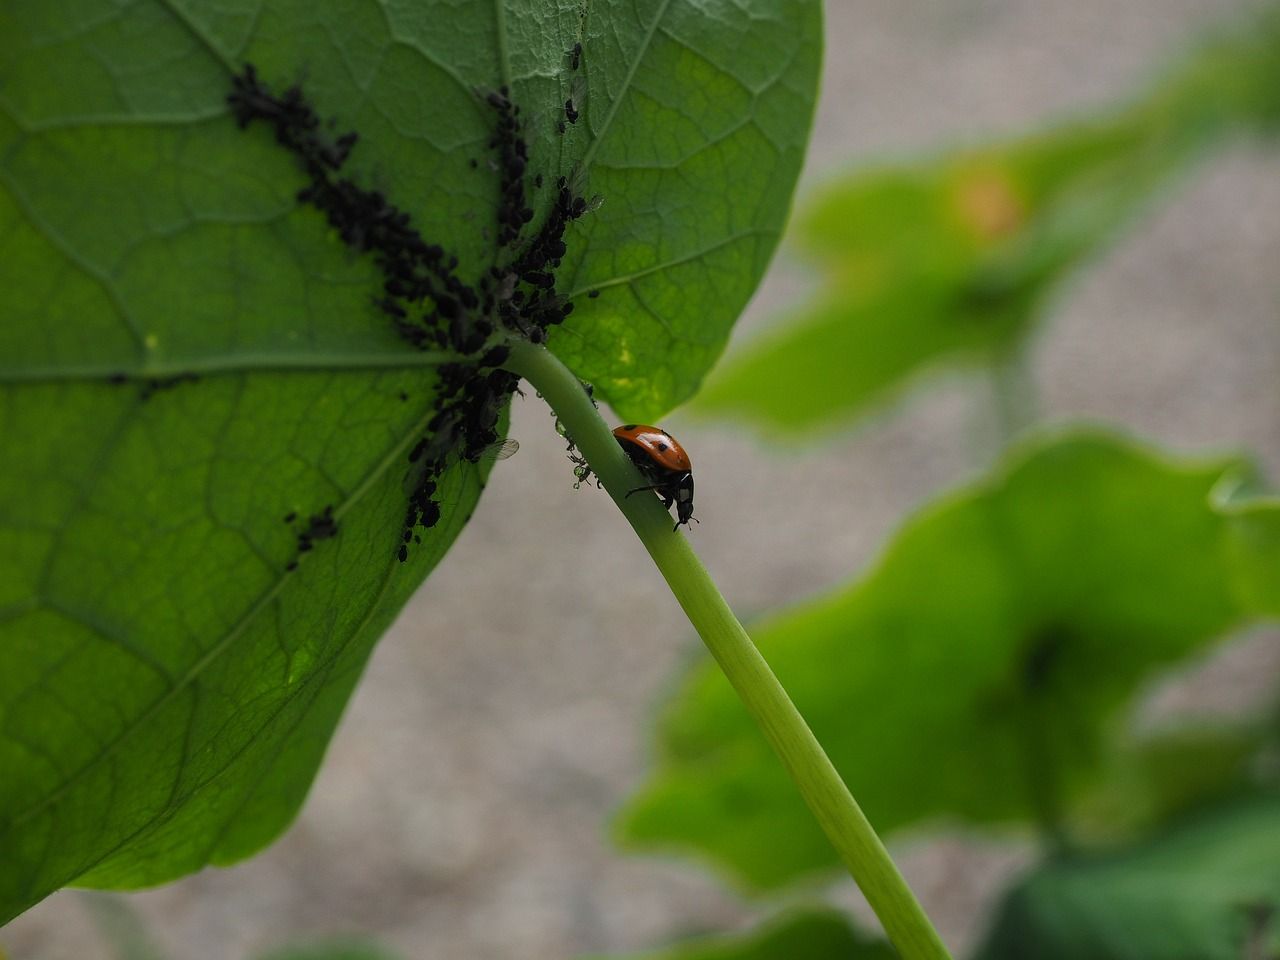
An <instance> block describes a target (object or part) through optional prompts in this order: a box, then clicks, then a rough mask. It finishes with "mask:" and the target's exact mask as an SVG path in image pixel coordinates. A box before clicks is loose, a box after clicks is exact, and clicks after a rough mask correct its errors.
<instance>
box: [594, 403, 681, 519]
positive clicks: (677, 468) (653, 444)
mask: <svg viewBox="0 0 1280 960" xmlns="http://www.w3.org/2000/svg"><path fill="white" fill-rule="evenodd" d="M613 435H614V437H615V438H616V439H617V441H618V446H620V447H621V448H622V452H623V453H625V454H626V455H627V456H628V457H629V458H630V459H631V462H632V463H634V464H635V465H636V469H638V470H639V471H640V472H641V473H642V474H643V475H644V478H645V479H646V480H648V481H649V485H648V486H645V487H637V488H636V489H634V490H630V491H628V492H627V496H628V497H629V496H631V494H633V493H640V492H641V491H642V490H653V491H655V492H656V493H657V494H658V496H660V497H661V498H662V505H663V506H664V507H670V506H671V504H673V503H674V504H675V505H676V515H677V516H678V517H679V519H678V520H677V521H676V525H675V526H674V527H672V528H671V529H672V531H673V532H674V531H676V530H679V529H680V524H682V523H688V522H689V521H690V520H693V521H694V522H695V523H696V522H697V517H695V516H694V515H693V464H692V463H690V462H689V455H688V454H687V453H685V452H684V447H682V446H680V444H679V442H678V441H677V440H676V438H675V437H673V436H671V434H669V433H667V431H665V430H663V429H661V428H660V427H650V426H647V425H645V424H643V423H625V424H623V425H622V426H620V427H617V428H615V429H614V431H613Z"/></svg>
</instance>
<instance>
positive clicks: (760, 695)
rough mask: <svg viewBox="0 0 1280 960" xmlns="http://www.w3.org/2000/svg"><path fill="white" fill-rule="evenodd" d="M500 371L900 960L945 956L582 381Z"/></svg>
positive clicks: (546, 357) (537, 355) (543, 361)
mask: <svg viewBox="0 0 1280 960" xmlns="http://www.w3.org/2000/svg"><path fill="white" fill-rule="evenodd" d="M510 346H511V356H510V358H509V359H508V361H507V363H506V364H505V366H506V367H507V369H509V370H511V371H512V372H513V373H516V374H519V375H520V376H521V377H524V379H526V380H527V381H529V383H530V384H531V385H532V386H533V387H534V389H536V390H537V391H538V392H539V393H540V394H541V395H542V396H543V398H544V399H545V400H546V401H547V403H549V404H550V405H551V407H552V409H553V410H554V411H555V413H556V416H557V417H558V418H559V419H560V422H561V424H562V425H563V426H564V428H565V429H566V430H567V431H568V433H569V436H571V437H572V438H573V441H574V443H575V444H576V445H577V447H578V450H579V451H580V452H581V453H582V455H583V456H584V457H586V459H587V462H588V463H589V464H590V466H591V469H592V470H594V471H595V472H596V474H597V475H598V476H599V477H600V480H601V482H602V483H603V484H604V487H605V489H606V490H607V491H608V492H609V496H611V497H612V498H613V500H614V502H615V503H616V504H617V505H618V508H619V509H620V510H621V511H622V513H623V515H624V516H626V518H627V520H628V521H629V522H630V523H631V526H632V527H633V528H634V529H635V531H636V534H637V535H638V536H639V537H640V540H641V542H642V543H643V544H644V545H645V548H646V549H647V550H648V551H649V554H650V556H652V557H653V561H654V563H655V564H657V567H658V570H659V571H660V572H661V573H662V576H663V577H664V578H665V579H666V581H667V584H668V585H669V586H670V588H671V592H672V593H673V594H675V597H676V600H677V601H679V603H680V606H681V607H682V608H683V609H684V612H685V614H686V615H687V616H688V617H689V622H690V623H692V624H693V627H694V629H695V630H697V631H698V635H699V636H701V637H702V640H703V642H704V643H705V644H706V646H707V649H708V650H710V651H711V655H712V656H713V657H715V659H716V662H717V663H719V665H720V668H721V670H723V671H724V673H725V676H726V677H728V679H729V682H730V683H731V684H732V685H733V688H734V690H736V691H737V693H738V696H739V697H740V698H741V699H742V702H743V703H744V704H745V705H746V707H747V710H748V711H749V712H750V713H751V715H752V717H753V718H754V719H755V721H756V722H757V723H758V724H759V725H760V729H761V730H762V731H763V732H764V735H765V737H766V738H767V739H768V741H769V744H770V745H771V746H772V747H773V750H774V752H775V753H777V755H778V757H779V759H781V760H782V763H783V766H785V767H786V769H787V772H788V773H789V774H790V776H791V778H792V780H794V781H795V783H796V786H797V787H799V789H800V793H801V794H802V795H803V797H804V800H805V802H806V803H807V804H808V805H809V809H810V810H811V811H813V814H814V816H815V817H817V819H818V823H819V824H821V826H822V829H823V830H824V831H826V834H827V837H828V838H829V839H830V840H831V843H832V845H833V846H834V847H835V849H836V851H837V852H838V853H839V854H840V857H841V859H842V860H843V861H844V863H845V865H846V866H847V867H848V869H849V873H850V874H852V876H853V879H854V881H855V882H856V883H857V884H858V887H859V888H860V889H861V890H862V892H863V895H864V896H866V898H867V901H868V902H869V903H870V904H871V908H872V910H874V911H875V914H876V916H877V917H879V918H880V923H881V924H882V925H883V926H884V930H885V933H887V934H888V936H889V939H890V940H891V941H892V943H893V945H894V947H896V948H897V951H898V953H899V954H900V955H901V957H902V958H903V960H949V957H950V955H949V954H948V953H947V948H946V947H945V946H944V945H943V943H942V940H941V939H940V938H939V937H938V934H937V932H936V931H935V930H934V929H933V926H932V924H930V922H929V918H928V917H927V916H925V913H924V911H923V910H922V909H921V908H920V904H919V903H918V902H917V901H916V898H915V896H914V895H913V894H912V892H911V889H910V888H909V887H908V886H907V884H906V881H904V880H903V878H902V875H901V874H900V873H899V872H898V868H897V867H896V866H895V865H894V863H893V861H892V860H891V859H890V858H889V854H888V852H887V851H886V850H885V848H884V845H883V844H882V843H881V842H880V838H879V837H877V836H876V833H875V831H874V830H873V829H872V827H871V824H870V823H869V822H868V821H867V818H866V816H864V815H863V813H862V810H861V808H860V807H859V806H858V804H857V802H856V801H855V800H854V799H853V796H852V794H850V792H849V788H848V787H847V786H845V783H844V781H843V780H842V779H841V778H840V774H839V773H838V772H837V771H836V768H835V767H834V766H833V765H832V763H831V760H830V758H828V757H827V754H826V752H825V751H824V750H823V749H822V746H821V744H819V743H818V741H817V738H815V737H814V735H813V732H812V731H811V730H810V729H809V725H808V724H807V723H805V720H804V717H802V716H801V715H800V712H799V711H798V710H797V709H796V707H795V704H793V703H792V702H791V698H790V697H789V696H787V692H786V690H785V689H783V687H782V684H781V683H779V682H778V678H777V677H776V676H774V674H773V671H772V670H771V669H770V668H769V665H768V663H766V662H765V659H764V657H762V656H761V655H760V651H759V650H757V649H756V646H755V644H754V643H752V642H751V638H750V637H749V636H748V635H747V632H746V631H745V630H744V629H743V628H742V624H740V623H739V622H738V620H737V618H736V617H735V616H734V615H733V611H732V610H730V609H729V605H728V604H727V603H726V602H725V600H724V597H722V596H721V595H720V591H719V590H718V589H717V588H716V585H715V583H714V582H713V581H712V580H711V577H710V576H709V575H708V573H707V571H706V568H704V567H703V565H702V563H701V561H700V560H699V559H698V557H697V556H696V555H695V554H694V552H693V550H692V549H691V548H690V546H689V542H688V540H686V539H685V537H683V536H681V535H680V534H678V533H673V532H672V530H671V524H672V521H671V517H670V515H669V514H668V513H667V511H666V510H665V509H663V507H662V504H661V502H660V501H659V500H658V498H657V497H645V496H641V497H630V498H628V497H627V491H629V490H634V489H635V488H637V487H640V486H643V485H644V483H645V481H644V479H643V478H642V477H641V476H640V474H639V473H638V472H637V471H636V469H635V467H634V466H633V465H632V464H631V463H630V462H629V461H628V460H627V458H626V456H625V455H624V454H623V453H622V450H621V449H620V448H619V446H618V444H617V442H616V441H615V440H614V438H613V434H612V432H611V431H610V429H609V427H608V426H607V425H606V424H605V423H604V421H603V420H602V419H601V418H600V415H599V413H598V412H597V411H596V409H595V406H594V404H593V403H592V402H591V399H590V398H589V397H588V396H587V393H586V391H585V390H584V389H583V386H582V384H581V383H580V382H579V381H578V379H577V378H576V377H575V376H574V375H573V374H572V373H571V372H570V371H569V369H568V368H567V367H565V366H564V365H563V364H562V363H561V362H560V361H559V360H558V359H557V358H556V357H555V356H554V355H553V354H551V353H550V352H549V351H548V350H546V349H545V348H543V347H540V346H534V345H532V344H529V343H525V342H523V341H521V342H513V343H512V344H511V345H510Z"/></svg>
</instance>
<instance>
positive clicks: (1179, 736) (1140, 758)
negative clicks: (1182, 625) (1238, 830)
mask: <svg viewBox="0 0 1280 960" xmlns="http://www.w3.org/2000/svg"><path fill="white" fill-rule="evenodd" d="M1276 693H1277V695H1278V696H1280V685H1278V687H1277V690H1276ZM1278 706H1280V704H1278ZM1278 744H1280V714H1277V715H1272V716H1270V717H1264V718H1261V719H1259V718H1249V719H1245V720H1241V721H1238V722H1234V723H1229V722H1226V721H1222V720H1218V721H1214V722H1201V723H1198V724H1192V723H1187V722H1183V723H1181V724H1179V725H1178V726H1176V727H1175V728H1173V729H1170V730H1164V731H1160V732H1159V733H1156V734H1152V735H1148V736H1146V737H1144V738H1142V739H1140V740H1138V741H1136V742H1128V741H1123V742H1121V743H1119V744H1117V745H1116V746H1115V749H1114V750H1113V751H1112V755H1111V756H1110V757H1109V758H1108V760H1107V767H1106V769H1105V770H1104V771H1103V772H1102V773H1101V774H1100V777H1099V783H1098V785H1097V788H1096V789H1095V790H1092V791H1089V792H1088V793H1087V794H1086V795H1085V796H1084V797H1083V798H1082V799H1081V801H1080V804H1079V807H1078V809H1077V810H1076V811H1075V814H1076V815H1075V821H1076V823H1077V824H1078V830H1077V833H1078V836H1079V837H1080V839H1082V840H1084V841H1086V842H1087V843H1088V845H1090V846H1095V847H1096V846H1100V845H1105V844H1110V843H1114V842H1115V841H1116V840H1117V838H1132V837H1134V836H1142V835H1146V834H1149V833H1150V832H1152V830H1153V829H1155V828H1157V827H1160V826H1162V825H1163V824H1166V823H1168V822H1170V821H1171V820H1174V819H1176V818H1177V817H1179V816H1184V815H1186V814H1187V813H1189V812H1190V811H1194V810H1198V809H1200V808H1202V807H1205V806H1208V805H1210V804H1212V803H1216V802H1220V801H1222V799H1223V798H1225V797H1229V796H1233V795H1236V794H1241V793H1246V792H1249V791H1250V790H1253V789H1255V788H1256V787H1257V786H1258V785H1259V784H1260V783H1264V782H1265V783H1268V784H1271V785H1276V783H1277V780H1280V777H1278V776H1277V774H1278V771H1275V770H1270V769H1267V768H1266V767H1265V766H1264V765H1262V764H1260V763H1259V758H1260V757H1262V756H1265V754H1266V752H1267V751H1268V750H1272V749H1274V748H1275V747H1276V746H1277V745H1278Z"/></svg>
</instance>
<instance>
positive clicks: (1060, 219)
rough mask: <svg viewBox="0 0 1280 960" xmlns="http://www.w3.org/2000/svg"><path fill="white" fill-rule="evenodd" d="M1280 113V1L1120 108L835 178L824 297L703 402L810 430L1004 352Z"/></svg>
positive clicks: (827, 221)
mask: <svg viewBox="0 0 1280 960" xmlns="http://www.w3.org/2000/svg"><path fill="white" fill-rule="evenodd" d="M1278 118H1280V7H1275V6H1272V7H1269V8H1268V10H1267V12H1266V13H1262V12H1256V13H1254V14H1253V15H1252V16H1251V17H1250V18H1249V20H1248V22H1247V24H1246V25H1245V29H1243V30H1241V31H1238V33H1237V34H1236V35H1233V36H1230V37H1227V38H1225V39H1221V40H1219V41H1217V42H1215V43H1212V44H1209V45H1208V46H1206V47H1205V48H1203V49H1202V50H1200V51H1199V52H1198V53H1197V54H1196V55H1195V56H1193V57H1192V58H1191V59H1190V60H1189V61H1187V62H1185V63H1183V64H1182V65H1181V66H1180V67H1179V68H1178V69H1175V70H1173V71H1172V72H1171V73H1170V74H1169V75H1168V76H1166V78H1165V79H1164V81H1163V82H1162V83H1160V84H1158V85H1157V86H1156V87H1155V89H1154V90H1153V91H1152V92H1151V93H1150V94H1148V96H1147V97H1146V98H1145V99H1143V100H1141V101H1140V102H1138V103H1136V104H1135V105H1134V106H1132V107H1130V108H1128V109H1126V110H1123V111H1121V112H1120V113H1118V114H1116V115H1115V116H1113V117H1111V118H1109V119H1105V120H1098V121H1092V122H1089V121H1086V122H1077V123H1072V124H1069V125H1066V126H1064V127H1060V128H1059V129H1056V130H1051V131H1048V132H1046V133H1041V134H1036V135H1032V136H1030V137H1027V138H1025V139H1023V140H1021V141H1016V142H1014V143H1011V144H1007V145H1000V146H994V147H989V148H983V149H977V150H970V149H966V150H963V151H960V152H958V153H951V154H946V155H943V156H942V157H940V158H938V159H936V160H931V161H928V162H925V163H922V164H919V165H917V166H914V167H903V168H898V167H895V168H890V169H882V170H871V171H860V172H857V173H855V174H852V175H849V176H846V177H843V178H841V179H838V180H835V181H834V182H832V183H829V184H827V185H826V186H824V187H822V188H820V189H819V190H818V191H817V192H816V194H815V195H814V196H813V197H811V198H810V199H809V200H808V202H807V203H805V205H804V207H803V209H802V210H801V212H800V214H799V216H798V218H797V223H796V226H795V232H794V241H795V244H796V246H797V248H798V250H799V252H800V254H801V255H802V256H803V257H804V258H806V259H808V260H809V261H810V262H811V263H812V264H813V265H814V266H815V267H816V268H817V270H818V272H819V274H820V276H821V283H822V286H821V289H820V291H819V292H818V293H817V295H816V296H815V297H814V299H813V301H812V302H810V303H808V304H807V305H805V306H803V307H801V308H799V310H798V311H796V312H795V314H794V315H792V316H791V317H790V318H789V319H788V320H787V321H786V322H785V323H782V324H780V325H779V326H778V328H777V329H776V330H775V331H774V332H772V333H769V334H766V335H765V336H763V337H761V338H760V339H759V340H758V341H756V342H754V343H752V344H750V345H748V346H747V347H746V348H745V349H743V350H742V351H741V352H739V353H737V354H736V355H734V356H733V357H731V358H730V359H729V361H728V362H727V363H726V364H725V365H723V366H722V367H721V368H720V369H719V371H718V372H717V374H716V375H715V376H713V377H712V378H711V380H710V381H709V383H708V385H707V387H706V389H705V390H704V391H703V393H702V394H701V395H700V396H699V398H698V401H697V406H698V409H700V410H702V411H703V412H704V413H709V414H716V415H721V416H731V417H739V418H742V419H744V420H748V421H750V422H752V423H754V424H756V425H757V426H758V427H759V428H761V429H762V430H772V431H775V432H785V433H787V434H794V433H796V432H798V431H799V432H803V431H809V430H817V429H821V428H829V427H831V426H833V425H838V424H841V423H844V422H847V421H848V420H849V419H851V418H853V417H854V416H856V415H858V414H859V413H861V412H862V411H863V409H864V408H865V407H866V406H867V405H868V404H870V403H872V402H873V401H875V400H877V399H880V398H881V397H882V396H883V395H884V394H885V393H886V391H889V390H890V389H892V388H896V387H900V386H901V385H902V384H903V383H904V382H905V381H906V380H907V378H909V377H911V376H913V375H915V374H917V373H919V372H921V371H923V370H925V369H926V368H928V367H929V366H930V365H931V364H933V363H935V362H936V361H941V360H944V359H945V360H949V361H957V360H967V361H970V362H979V363H988V362H999V361H1001V360H1002V359H1003V358H1004V357H1005V356H1007V354H1008V353H1009V352H1010V351H1011V350H1013V349H1015V348H1016V347H1017V345H1018V344H1019V342H1020V341H1021V339H1022V338H1023V337H1024V336H1025V334H1026V333H1027V331H1028V330H1029V329H1030V328H1031V327H1032V325H1033V324H1034V322H1035V321H1036V320H1037V319H1038V317H1039V316H1040V315H1041V314H1042V313H1043V310H1044V307H1045V305H1046V302H1047V300H1048V298H1049V297H1050V296H1051V295H1052V294H1053V293H1054V292H1055V291H1056V290H1057V288H1058V287H1059V286H1060V284H1061V283H1062V281H1063V280H1064V279H1065V278H1067V277H1068V276H1070V275H1071V273H1072V271H1074V270H1075V268H1076V267H1078V266H1079V265H1080V264H1081V263H1082V262H1084V261H1085V260H1087V259H1088V258H1090V257H1093V256H1096V255H1097V254H1098V252H1099V251H1100V250H1101V249H1103V248H1104V246H1105V245H1106V244H1107V243H1109V242H1111V241H1112V239H1113V238H1114V237H1115V235H1116V233H1117V230H1118V228H1120V227H1121V226H1122V225H1124V224H1125V223H1127V222H1128V221H1129V220H1131V219H1132V218H1133V216H1134V214H1135V213H1136V212H1137V211H1138V210H1140V209H1141V208H1143V207H1144V206H1146V205H1147V204H1148V203H1150V201H1151V199H1152V198H1153V196H1155V195H1156V193H1157V191H1158V190H1159V188H1160V187H1162V186H1163V185H1165V184H1166V183H1167V182H1168V181H1169V179H1170V175H1171V174H1173V173H1176V172H1178V171H1180V170H1183V169H1185V168H1186V167H1187V165H1188V163H1189V162H1190V161H1192V160H1194V159H1195V158H1197V157H1200V156H1202V155H1203V154H1204V153H1205V152H1206V150H1207V148H1209V147H1211V146H1213V145H1215V144H1216V143H1219V142H1221V141H1222V140H1224V139H1225V138H1226V137H1228V136H1229V135H1232V134H1236V133H1238V132H1240V131H1241V130H1264V131H1271V130H1273V129H1274V128H1275V127H1276V126H1277V120H1278Z"/></svg>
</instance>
